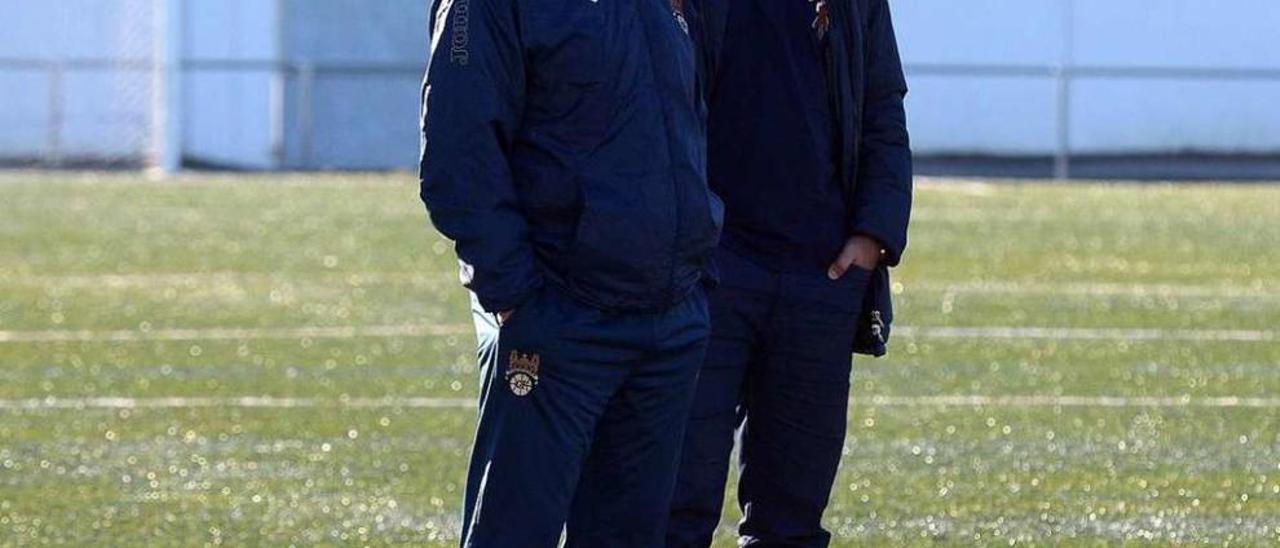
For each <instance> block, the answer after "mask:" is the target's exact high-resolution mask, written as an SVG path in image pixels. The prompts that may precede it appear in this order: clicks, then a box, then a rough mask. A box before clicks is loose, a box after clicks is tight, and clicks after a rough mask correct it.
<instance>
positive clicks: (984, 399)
mask: <svg viewBox="0 0 1280 548" xmlns="http://www.w3.org/2000/svg"><path fill="white" fill-rule="evenodd" d="M849 403H850V404H851V405H857V406H871V407H1014V408H1035V407H1103V408H1128V407H1199V408H1253V409H1274V408H1280V398H1238V397H1230V396H1227V397H1203V398H1193V397H1190V396H1170V397H1156V396H1152V397H1144V396H1136V397H1128V396H977V395H951V396H872V397H870V398H862V397H852V398H849ZM475 407H476V400H475V399H474V398H433V397H412V398H346V399H322V398H272V397H262V396H244V397H220V398H215V397H154V398H129V397H97V398H54V397H48V398H29V399H0V411H40V410H68V409H69V410H79V409H190V408H240V409H311V408H348V409H386V408H411V409H474V408H475Z"/></svg>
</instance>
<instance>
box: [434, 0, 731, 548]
mask: <svg viewBox="0 0 1280 548" xmlns="http://www.w3.org/2000/svg"><path fill="white" fill-rule="evenodd" d="M433 13H434V14H435V18H434V22H433V25H432V40H431V43H432V51H433V53H432V57H431V63H430V67H429V69H428V72H427V77H426V81H425V83H424V86H423V104H424V120H423V150H422V164H421V183H422V186H421V194H422V199H423V201H424V202H425V203H426V206H427V209H428V210H429V212H430V214H431V220H432V222H433V223H434V224H435V226H436V227H437V228H438V229H439V230H440V232H442V233H443V234H445V235H446V236H448V237H449V238H450V239H452V240H454V241H455V243H456V251H457V254H458V257H459V258H460V261H461V262H462V265H463V269H462V270H463V281H464V283H465V285H466V286H467V287H468V288H469V289H470V290H471V291H472V292H473V295H474V297H475V302H476V303H477V306H478V308H479V309H480V321H478V325H480V326H481V327H482V328H485V329H484V330H482V332H481V334H480V335H481V337H480V338H481V349H480V350H481V351H480V355H481V362H482V363H481V368H482V382H481V391H480V418H479V428H478V431H477V433H476V440H475V446H474V448H473V452H472V456H471V466H470V471H469V473H468V478H467V487H466V501H465V505H466V506H465V512H464V521H463V532H462V545H463V546H466V547H481V548H489V547H496V548H510V547H544V546H545V547H552V546H556V544H557V543H558V542H559V541H560V538H561V535H562V531H563V532H564V534H565V535H566V542H567V543H568V545H569V546H589V547H593V548H595V547H607V546H634V547H652V546H660V545H661V544H662V542H663V540H662V538H663V534H664V531H665V524H666V520H667V516H668V504H669V502H670V497H671V492H672V489H673V487H674V483H675V473H676V466H677V463H678V460H679V447H680V443H681V436H682V433H683V431H684V426H685V423H686V419H687V417H688V410H689V405H690V402H691V399H692V396H693V391H694V387H695V381H696V376H697V370H698V367H699V365H700V364H701V362H702V359H703V356H704V352H705V347H706V340H707V336H708V332H709V328H708V311H707V309H706V296H705V293H704V290H703V283H704V281H705V280H706V279H707V276H708V262H709V261H710V259H711V253H712V251H713V249H714V247H715V245H716V241H717V239H718V236H719V231H720V223H721V215H722V214H721V208H720V205H719V202H718V200H716V199H715V198H714V197H713V195H712V194H711V192H710V191H709V189H708V188H707V185H706V173H705V150H706V149H705V131H704V129H703V128H704V124H705V111H704V108H703V100H702V97H701V92H700V90H699V89H698V81H699V80H698V73H697V66H698V57H697V55H696V50H695V48H694V43H693V39H692V37H691V36H690V35H689V32H690V28H689V19H688V18H686V14H685V13H684V12H683V6H682V3H681V2H679V1H678V0H436V1H435V6H434V11H433ZM499 324H500V326H501V327H500V328H499V327H498V325H499Z"/></svg>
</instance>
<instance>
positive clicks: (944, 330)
mask: <svg viewBox="0 0 1280 548" xmlns="http://www.w3.org/2000/svg"><path fill="white" fill-rule="evenodd" d="M894 332H895V333H897V334H898V335H899V336H902V337H908V338H916V339H1006V340H1019V339H1021V340H1108V341H1198V342H1215V341H1217V342H1273V341H1280V336H1277V333H1276V332H1275V331H1269V330H1258V329H1141V328H1107V327H1012V326H984V327H919V326H900V327H897V328H895V330H894ZM472 333H474V327H473V326H472V325H471V324H432V325H424V324H393V325H371V326H360V327H356V326H341V327H262V328H249V327H245V328H219V327H215V328H204V329H196V328H191V329H184V328H176V329H150V330H145V331H144V330H115V331H94V330H67V329H52V330H32V331H0V343H33V342H34V343H57V342H140V341H225V340H261V339H356V338H388V337H426V336H440V335H470V334H472Z"/></svg>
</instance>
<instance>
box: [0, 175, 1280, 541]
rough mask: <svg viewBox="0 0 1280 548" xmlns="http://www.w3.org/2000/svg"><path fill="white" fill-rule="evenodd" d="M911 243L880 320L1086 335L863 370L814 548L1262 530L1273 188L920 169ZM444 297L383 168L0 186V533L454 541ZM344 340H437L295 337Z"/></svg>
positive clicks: (1279, 412)
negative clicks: (1211, 335) (425, 402)
mask: <svg viewBox="0 0 1280 548" xmlns="http://www.w3.org/2000/svg"><path fill="white" fill-rule="evenodd" d="M912 240H913V242H912V248H911V250H910V253H909V255H908V257H907V263H906V264H905V265H904V266H903V267H902V268H901V269H899V270H898V271H897V277H896V281H897V283H898V284H899V286H898V287H897V288H896V289H897V291H898V292H899V295H898V304H899V322H900V324H902V325H904V326H906V325H909V326H915V327H960V328H994V329H999V328H1005V327H1026V326H1034V327H1045V328H1064V327H1070V328H1078V329H1091V330H1094V331H1095V332H1096V334H1098V335H1101V338H1098V339H1084V338H1079V337H1072V336H1070V333H1069V332H1068V333H1060V332H1052V333H1050V334H1049V335H1046V336H1042V337H1039V338H1027V337H1023V336H1017V335H1015V336H1012V337H1008V338H988V337H982V336H964V335H961V336H956V337H938V336H933V335H929V332H918V333H917V334H916V335H910V333H909V332H907V333H908V335H910V336H902V335H900V336H899V337H898V339H897V340H895V341H894V349H893V350H894V353H893V354H892V355H891V356H890V357H889V358H887V359H884V360H874V361H873V360H859V361H858V362H857V363H856V364H855V370H856V373H855V379H854V381H855V382H854V388H855V391H854V394H853V399H854V402H853V405H852V407H851V410H850V415H849V436H848V440H847V443H846V455H845V459H844V463H843V466H842V469H841V472H840V476H839V478H838V480H837V482H836V485H835V489H834V493H833V497H832V501H831V507H830V509H829V511H828V513H827V525H828V527H829V529H831V530H832V532H833V533H834V534H835V535H836V538H835V541H834V544H836V545H838V546H846V545H884V544H901V545H934V544H944V545H971V544H983V545H1006V544H1009V543H1011V542H1016V543H1037V544H1038V543H1065V544H1082V545H1094V544H1114V543H1133V544H1145V543H1148V542H1154V543H1157V544H1163V545H1173V544H1181V543H1187V542H1208V543H1215V544H1224V543H1230V544H1242V545H1267V544H1274V543H1276V542H1280V407H1275V406H1276V405H1280V400H1276V399H1275V398H1276V396H1277V395H1278V394H1280V373H1278V371H1280V339H1277V338H1276V329H1277V328H1276V326H1278V325H1280V251H1278V250H1277V243H1280V187H1274V186H1215V185H1178V186H1162V185H1086V184H1071V185H1055V184H1034V185H1021V184H980V183H973V182H968V183H965V182H955V181H929V182H925V183H924V184H922V185H921V188H920V190H919V192H918V207H917V210H916V215H915V219H914V224H913V232H912ZM466 307H467V304H466V299H465V295H464V294H463V292H462V290H461V289H460V288H459V287H458V286H457V285H456V266H455V263H454V259H453V256H452V252H451V250H450V247H449V246H448V244H447V243H446V242H444V241H443V240H442V239H441V238H440V237H439V236H438V235H436V234H435V233H434V232H433V231H432V230H431V229H430V228H429V225H428V223H427V221H426V218H425V215H424V214H423V211H422V209H421V206H420V205H419V203H418V201H417V197H416V188H415V185H414V184H413V182H412V180H411V178H409V177H406V176H402V175H288V176H263V175H191V176H183V177H181V178H179V179H178V180H176V181H169V182H152V181H147V180H145V179H144V178H142V177H140V176H138V175H136V174H125V173H120V174H78V173H23V172H12V173H6V174H0V403H4V404H5V406H6V407H5V408H3V409H0V545H25V544H40V543H69V544H76V545H183V546H188V545H202V544H206V543H207V544H214V543H218V542H222V543H227V544H233V545H234V544H271V545H285V544H316V543H319V544H372V545H381V544H389V543H397V542H409V543H415V544H432V543H439V544H442V545H444V544H452V543H455V542H456V537H457V535H458V530H459V523H458V520H459V513H460V512H459V508H458V506H459V499H460V494H459V488H460V486H461V484H462V481H463V470H464V463H465V458H466V454H467V449H468V443H469V438H470V436H471V433H472V428H473V421H474V410H473V409H471V408H469V407H466V406H460V405H452V404H449V405H443V406H441V407H422V406H421V405H414V404H411V403H407V402H412V401H414V400H413V398H418V399H430V398H440V399H441V400H440V401H446V402H455V403H456V402H457V401H465V400H467V399H469V398H472V397H473V396H474V394H475V387H476V379H475V370H474V365H473V363H472V359H473V358H472V351H473V345H474V342H473V339H472V337H471V336H470V335H469V334H468V329H469V327H468V326H469V323H468V322H469V319H468V317H467V313H466ZM352 326H356V327H361V328H368V327H377V326H382V327H388V326H390V327H395V326H412V327H414V328H415V329H426V330H428V331H430V332H431V333H434V334H409V335H406V334H396V333H389V334H388V333H382V334H376V333H375V334H360V333H355V334H342V333H339V334H337V335H332V334H330V335H310V334H308V333H306V332H305V329H303V331H289V330H291V329H295V328H344V327H352ZM1120 328H1124V329H1134V328H1141V329H1154V330H1160V331H1158V332H1156V335H1157V337H1158V338H1157V339H1155V340H1126V338H1125V337H1124V336H1123V333H1122V332H1119V331H1115V330H1116V329H1120ZM281 329H283V330H285V331H283V332H281V331H280V330H281ZM227 330H234V331H233V332H232V333H231V334H230V335H228V334H227ZM272 330H276V331H275V332H274V334H272V333H273V331H272ZM1177 330H1183V331H1185V332H1188V333H1191V334H1193V335H1194V334H1198V333H1199V334H1203V333H1207V332H1210V331H1213V332H1231V333H1234V334H1235V335H1236V336H1248V337H1254V338H1257V339H1259V340H1256V341H1252V342H1232V341H1222V340H1185V339H1186V337H1182V338H1179V337H1178V336H1177V333H1179V331H1177ZM1184 334H1185V333H1184ZM246 396H254V397H261V396H270V397H275V398H294V399H298V400H305V401H306V402H308V403H306V405H309V406H311V407H286V408H245V407H236V406H235V405H231V404H232V403H234V399H235V398H241V397H246ZM940 396H986V397H992V398H999V397H1002V396H1030V397H1032V398H1031V399H1030V400H1028V401H1024V402H1023V403H1017V404H1000V403H989V404H983V403H982V402H980V401H976V402H973V403H971V404H965V405H949V406H944V405H940V404H939V403H938V402H937V401H936V400H934V399H930V398H936V397H940ZM1064 396H1069V397H1077V396H1078V397H1083V398H1086V399H1085V400H1084V402H1083V403H1079V404H1075V405H1063V404H1061V403H1060V402H1059V400H1056V399H1055V398H1060V397H1064ZM1104 396H1105V397H1114V398H1117V399H1116V400H1108V401H1112V402H1117V401H1118V402H1121V403H1123V404H1124V405H1121V406H1110V405H1103V403H1105V402H1104V401H1103V400H1095V399H1088V398H1091V397H1104ZM107 397H134V398H196V399H198V398H214V400H211V403H210V402H206V404H207V406H205V407H194V406H179V407H176V408H164V409H156V408H135V409H129V408H98V407H92V406H90V407H86V408H77V407H76V406H75V403H76V402H89V401H91V400H90V399H91V398H107ZM384 397H390V398H392V399H386V400H381V399H380V398H384ZM1150 397H1174V398H1181V397H1187V398H1190V400H1188V401H1191V402H1197V401H1202V400H1200V398H1223V397H1245V398H1259V400H1258V401H1259V402H1261V405H1260V406H1254V407H1249V406H1245V405H1243V404H1241V405H1233V404H1232V402H1231V401H1226V402H1225V403H1219V406H1217V407H1196V406H1190V407H1181V406H1168V405H1165V406H1153V405H1143V404H1142V403H1141V402H1143V401H1146V400H1139V399H1137V398H1150ZM877 398H881V399H877ZM885 398H888V399H885ZM1037 398H1039V399H1037ZM1125 398H1130V399H1125ZM459 399H461V400H459ZM191 401H195V400H191ZM353 401H363V402H364V403H363V404H361V405H352V404H351V403H352V402H353ZM890 401H894V402H897V403H889V402H890ZM40 402H44V403H40ZM49 402H62V405H63V406H62V407H58V406H51V405H47V404H48V403H49ZM223 403H228V404H227V405H223ZM117 407H118V406H117ZM730 501H732V492H731V493H730ZM736 518H737V510H736V509H735V508H734V507H733V504H732V503H730V504H728V505H727V507H726V510H725V520H724V525H723V527H722V530H721V534H720V536H719V540H718V543H719V544H718V546H731V545H732V538H733V535H732V522H733V521H734V520H736Z"/></svg>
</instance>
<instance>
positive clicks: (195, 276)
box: [0, 272, 1280, 300]
mask: <svg viewBox="0 0 1280 548" xmlns="http://www.w3.org/2000/svg"><path fill="white" fill-rule="evenodd" d="M456 280H457V277H456V276H455V275H452V274H449V275H439V274H427V273H422V272H167V273H153V274H82V275H37V274H11V275H4V274H0V284H10V285H21V286H29V287H45V288H67V289H95V288H109V289H128V288H134V289H139V288H141V289H146V288H155V287H168V286H178V287H203V286H219V285H228V284H237V285H238V284H241V283H263V282H277V283H293V284H299V283H303V282H307V283H312V282H316V281H320V282H328V283H334V284H338V285H368V284H388V283H413V284H416V285H422V284H431V285H435V284H441V283H455V282H456ZM903 290H904V292H908V293H909V292H911V291H912V290H920V291H929V292H947V293H955V294H977V295H1071V296H1096V297H1110V296H1129V297H1166V298H1174V297H1183V298H1215V297H1216V298H1251V299H1264V300H1278V299H1280V286H1277V285H1275V284H1265V285H1264V284H1260V283H1254V284H1247V285H1191V284H1149V283H1136V284H1126V283H1107V282H1019V281H999V280H986V281H972V282H945V281H922V282H908V283H906V284H905V286H904V287H903Z"/></svg>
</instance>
